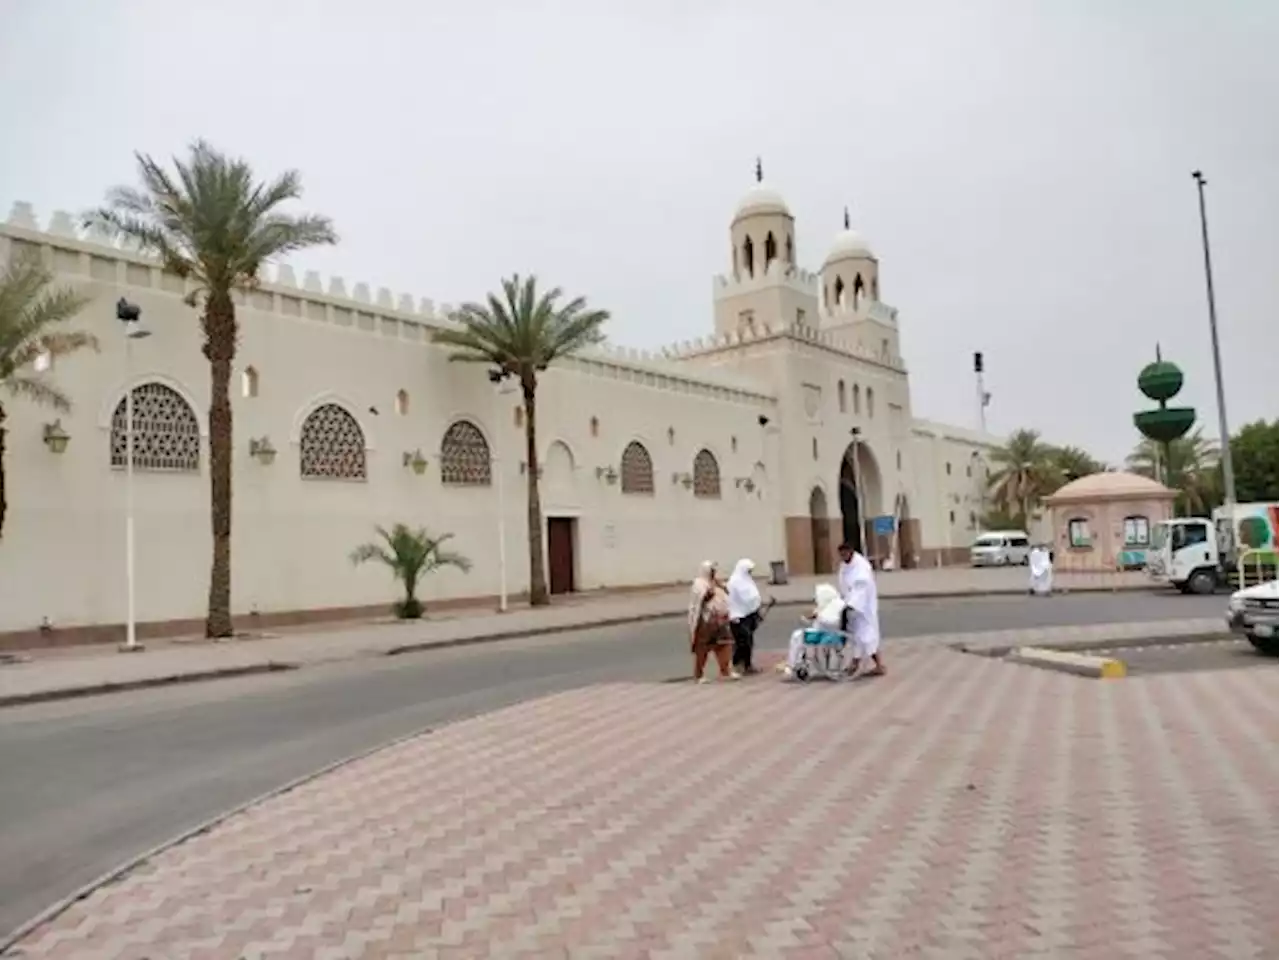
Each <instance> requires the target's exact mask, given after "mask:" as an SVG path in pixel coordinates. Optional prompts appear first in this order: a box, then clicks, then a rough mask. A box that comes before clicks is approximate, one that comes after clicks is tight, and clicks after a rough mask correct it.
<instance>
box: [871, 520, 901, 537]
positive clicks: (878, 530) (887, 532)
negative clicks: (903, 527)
mask: <svg viewBox="0 0 1280 960" xmlns="http://www.w3.org/2000/svg"><path fill="white" fill-rule="evenodd" d="M896 520H897V518H896V517H874V518H872V520H871V529H872V530H873V531H874V532H875V535H876V536H877V537H891V536H893V531H894V527H895V526H896Z"/></svg>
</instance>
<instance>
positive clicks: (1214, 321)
mask: <svg viewBox="0 0 1280 960" xmlns="http://www.w3.org/2000/svg"><path fill="white" fill-rule="evenodd" d="M1191 179H1193V180H1195V182H1196V192H1197V194H1199V197H1200V241H1201V243H1202V245H1203V246H1204V285H1205V291H1206V294H1207V295H1208V298H1209V339H1210V342H1211V343H1212V345H1213V383H1214V388H1215V389H1216V390H1217V394H1218V442H1219V444H1220V445H1221V448H1222V486H1223V488H1224V489H1223V496H1224V499H1225V500H1226V505H1227V506H1228V507H1230V506H1231V505H1232V504H1234V503H1235V502H1236V472H1235V468H1234V466H1233V465H1232V463H1231V433H1230V431H1229V430H1228V429H1227V395H1226V390H1225V388H1224V387H1223V384H1222V350H1221V348H1220V347H1219V346H1218V309H1217V306H1216V304H1215V303H1214V298H1213V262H1212V260H1211V259H1210V256H1209V218H1208V216H1207V215H1206V214H1205V209H1204V185H1205V184H1206V183H1208V182H1209V181H1207V180H1206V179H1205V178H1204V174H1203V173H1201V172H1200V171H1199V170H1195V171H1193V172H1192V174H1191Z"/></svg>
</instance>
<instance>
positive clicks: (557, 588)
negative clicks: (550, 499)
mask: <svg viewBox="0 0 1280 960" xmlns="http://www.w3.org/2000/svg"><path fill="white" fill-rule="evenodd" d="M574 526H575V522H574V520H573V518H572V517H548V518H547V568H548V569H547V573H548V577H549V579H550V581H551V582H550V587H551V592H552V593H553V594H554V593H573V590H574V581H573V566H574V563H573V540H574Z"/></svg>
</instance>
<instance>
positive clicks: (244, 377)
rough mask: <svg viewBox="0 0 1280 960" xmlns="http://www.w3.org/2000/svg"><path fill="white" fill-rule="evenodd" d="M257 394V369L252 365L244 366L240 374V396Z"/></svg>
mask: <svg viewBox="0 0 1280 960" xmlns="http://www.w3.org/2000/svg"><path fill="white" fill-rule="evenodd" d="M257 395H258V371H257V370H256V369H254V368H253V367H245V368H244V373H242V374H240V396H242V397H256V396H257Z"/></svg>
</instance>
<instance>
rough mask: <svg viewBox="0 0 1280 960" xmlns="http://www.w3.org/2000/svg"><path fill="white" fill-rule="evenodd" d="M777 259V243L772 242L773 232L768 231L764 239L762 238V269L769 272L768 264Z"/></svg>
mask: <svg viewBox="0 0 1280 960" xmlns="http://www.w3.org/2000/svg"><path fill="white" fill-rule="evenodd" d="M777 259H778V241H776V240H774V239H773V231H772V230H770V231H769V233H768V234H767V235H766V236H765V238H764V269H765V272H768V270H769V264H771V263H773V261H775V260H777Z"/></svg>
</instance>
